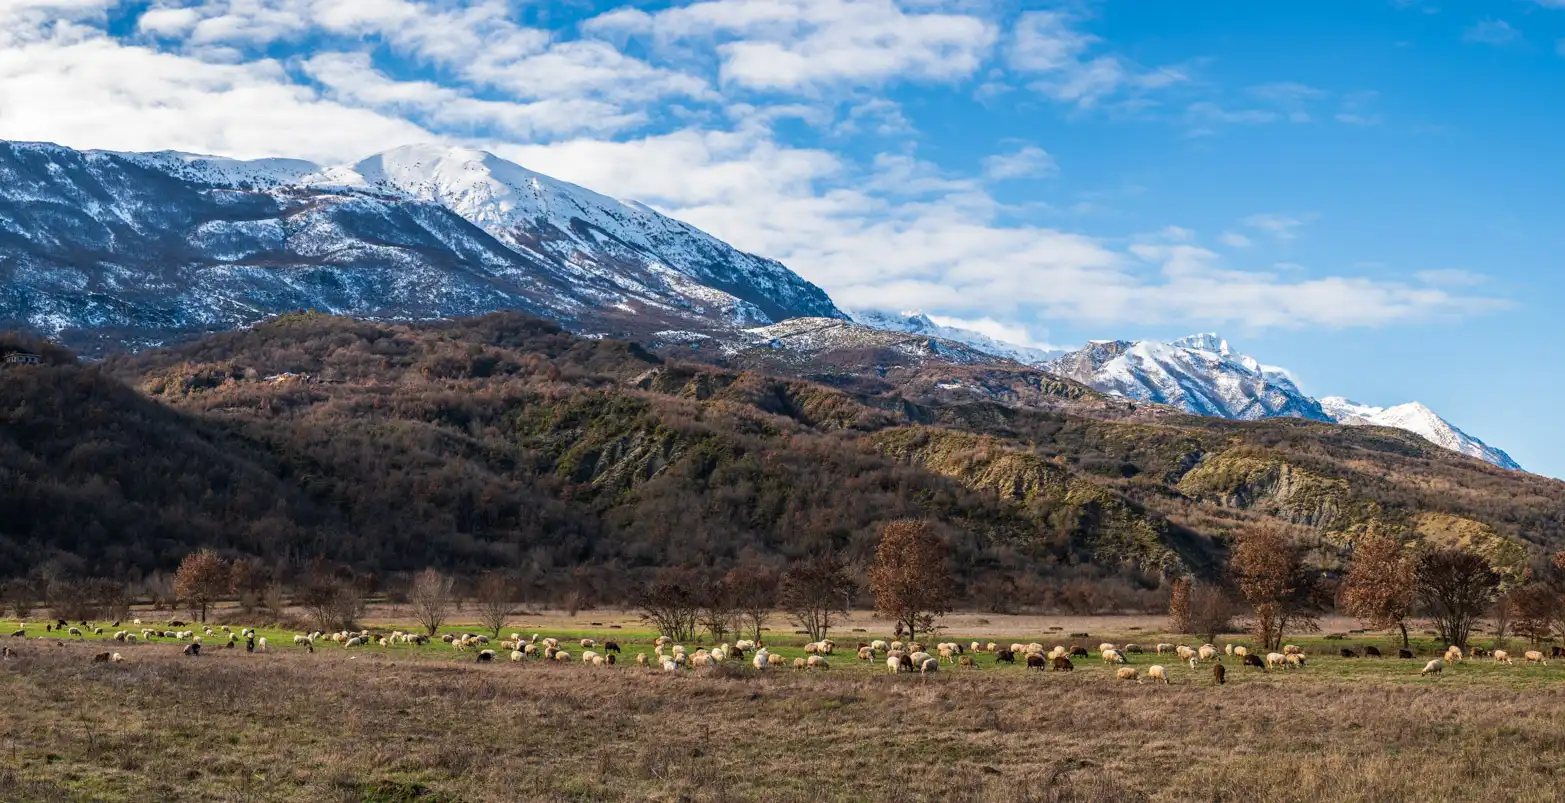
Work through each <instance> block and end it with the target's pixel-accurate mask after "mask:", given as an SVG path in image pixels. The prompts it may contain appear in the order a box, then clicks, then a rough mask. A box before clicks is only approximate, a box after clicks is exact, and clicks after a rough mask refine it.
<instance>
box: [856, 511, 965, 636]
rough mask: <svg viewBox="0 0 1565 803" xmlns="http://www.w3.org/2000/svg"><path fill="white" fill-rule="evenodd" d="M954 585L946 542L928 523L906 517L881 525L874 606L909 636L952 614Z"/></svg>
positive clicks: (871, 576) (873, 569) (872, 587)
mask: <svg viewBox="0 0 1565 803" xmlns="http://www.w3.org/2000/svg"><path fill="white" fill-rule="evenodd" d="M951 583H952V580H951V573H950V572H949V571H947V570H946V546H945V544H944V543H943V542H942V541H941V540H940V536H938V535H936V534H935V531H934V528H933V527H931V526H930V524H929V522H927V521H918V520H913V519H903V520H901V521H893V522H891V523H890V524H887V525H886V526H885V527H883V528H881V531H880V543H879V544H877V545H876V546H875V565H874V566H871V567H870V570H869V585H870V590H871V591H873V592H874V594H875V610H876V611H878V612H880V613H881V614H883V615H885V616H889V617H891V618H892V619H893V620H894V621H896V622H897V623H898V624H899V625H900V626H901V627H902V628H903V629H905V630H906V631H907V634H908V638H909V639H915V638H917V637H918V631H920V630H924V631H926V632H928V631H930V630H932V629H933V627H934V621H935V619H937V618H938V617H940V616H943V615H945V614H947V613H950V612H951Z"/></svg>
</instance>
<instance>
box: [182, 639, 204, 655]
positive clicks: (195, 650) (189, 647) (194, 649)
mask: <svg viewBox="0 0 1565 803" xmlns="http://www.w3.org/2000/svg"><path fill="white" fill-rule="evenodd" d="M185 654H186V655H189V656H192V657H194V656H197V655H200V654H201V642H199V641H198V642H195V643H194V644H186V645H185Z"/></svg>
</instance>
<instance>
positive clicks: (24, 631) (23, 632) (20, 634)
mask: <svg viewBox="0 0 1565 803" xmlns="http://www.w3.org/2000/svg"><path fill="white" fill-rule="evenodd" d="M11 638H27V628H25V627H23V628H19V629H18V630H17V631H16V632H15V633H12V634H11Z"/></svg>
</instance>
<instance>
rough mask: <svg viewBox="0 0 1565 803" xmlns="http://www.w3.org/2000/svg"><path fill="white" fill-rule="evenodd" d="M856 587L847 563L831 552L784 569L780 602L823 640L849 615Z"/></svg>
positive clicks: (803, 626) (810, 632)
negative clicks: (850, 602)
mask: <svg viewBox="0 0 1565 803" xmlns="http://www.w3.org/2000/svg"><path fill="white" fill-rule="evenodd" d="M853 588H854V583H853V578H852V577H851V576H850V575H849V574H848V567H847V564H845V563H843V561H842V558H840V557H838V556H837V555H834V554H831V553H827V554H823V555H817V556H815V557H813V558H806V559H804V560H800V561H795V562H794V563H793V564H792V565H790V566H789V567H788V569H787V571H785V572H783V576H782V587H781V591H780V593H779V596H778V603H779V605H780V606H781V608H782V609H783V610H784V611H786V612H787V613H788V615H789V616H790V617H792V618H793V620H794V621H795V622H798V623H799V626H800V627H802V628H804V630H805V632H807V633H809V634H810V638H812V639H815V640H816V641H819V640H821V639H823V638H826V635H827V634H828V633H830V632H831V628H832V625H833V624H835V623H836V622H837V621H838V620H840V619H842V618H844V617H846V616H847V614H848V595H849V594H852V593H853Z"/></svg>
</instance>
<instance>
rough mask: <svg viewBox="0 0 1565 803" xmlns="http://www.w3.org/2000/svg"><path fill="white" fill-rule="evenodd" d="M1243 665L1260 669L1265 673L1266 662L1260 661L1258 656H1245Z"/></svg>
mask: <svg viewBox="0 0 1565 803" xmlns="http://www.w3.org/2000/svg"><path fill="white" fill-rule="evenodd" d="M1244 665H1245V666H1255V667H1260V668H1261V670H1262V671H1265V669H1266V662H1265V661H1262V660H1261V656H1259V655H1246V656H1244Z"/></svg>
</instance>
